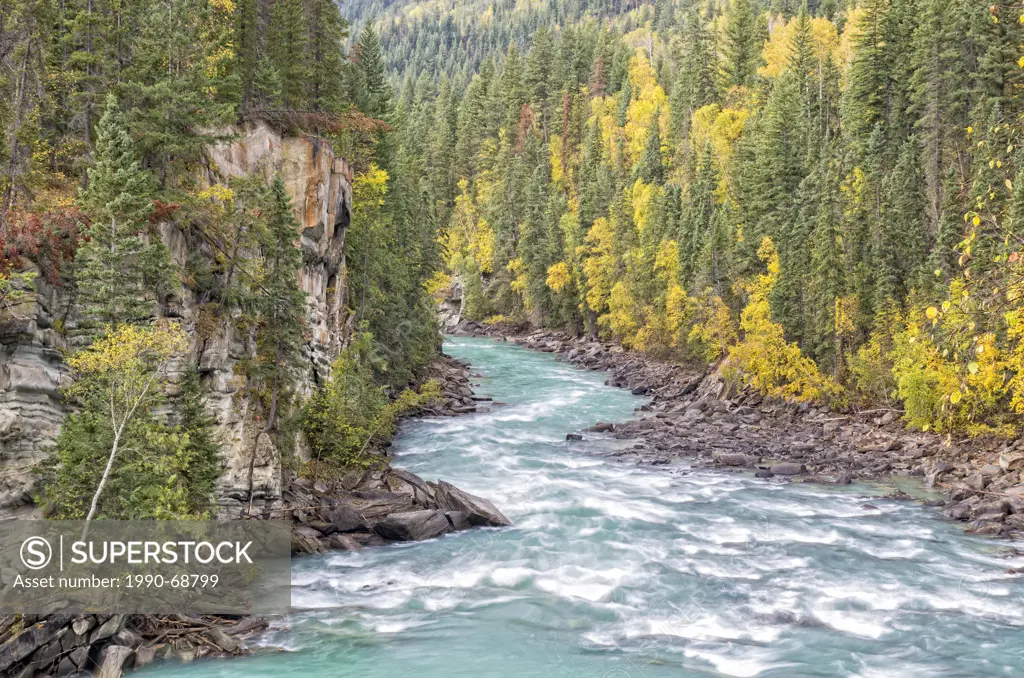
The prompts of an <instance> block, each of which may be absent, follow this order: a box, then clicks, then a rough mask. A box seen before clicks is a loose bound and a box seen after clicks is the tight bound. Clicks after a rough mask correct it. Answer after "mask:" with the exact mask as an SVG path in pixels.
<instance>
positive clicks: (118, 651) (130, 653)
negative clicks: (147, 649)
mask: <svg viewBox="0 0 1024 678" xmlns="http://www.w3.org/2000/svg"><path fill="white" fill-rule="evenodd" d="M134 655H135V650H133V649H132V648H130V647H125V646H123V645H108V646H107V647H105V648H104V649H103V652H102V653H101V654H100V668H99V670H98V671H96V674H95V678H121V676H123V675H124V670H125V668H127V667H129V666H131V660H132V658H133V657H134Z"/></svg>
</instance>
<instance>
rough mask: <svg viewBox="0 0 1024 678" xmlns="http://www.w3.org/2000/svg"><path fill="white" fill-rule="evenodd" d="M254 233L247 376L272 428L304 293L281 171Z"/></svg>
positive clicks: (302, 320) (287, 378)
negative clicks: (255, 270) (251, 348)
mask: <svg viewBox="0 0 1024 678" xmlns="http://www.w3.org/2000/svg"><path fill="white" fill-rule="evenodd" d="M263 202H264V206H263V212H262V217H261V220H260V224H259V226H260V230H259V231H258V233H257V241H258V243H259V250H260V260H261V266H260V268H259V275H258V277H257V278H256V279H254V280H252V281H251V285H252V289H251V294H252V299H253V302H252V307H253V313H254V319H255V330H256V332H255V339H256V346H255V359H254V360H253V361H252V366H251V369H249V371H248V376H249V378H250V382H251V384H252V386H253V388H254V389H255V391H256V392H257V393H260V394H261V395H262V396H263V399H264V405H265V407H266V420H265V421H266V425H265V430H266V431H268V432H269V431H276V430H277V426H278V418H279V416H280V413H281V410H282V409H283V407H282V405H283V404H284V401H286V396H287V391H288V388H289V386H290V385H291V384H292V382H293V377H294V374H295V371H296V369H297V367H298V364H299V360H300V358H301V347H302V343H303V338H302V337H303V328H304V327H305V324H306V312H305V311H306V295H305V294H304V293H303V291H302V289H300V288H299V281H298V274H299V269H300V268H301V267H302V251H301V250H300V249H299V248H298V247H296V246H295V239H296V235H297V233H298V224H297V223H296V221H295V216H294V215H293V213H292V204H291V199H290V198H289V197H288V193H287V191H286V190H285V186H284V181H282V180H281V177H280V175H278V176H275V177H274V179H273V181H272V182H271V183H270V186H269V188H268V189H267V191H266V197H265V198H264V200H263Z"/></svg>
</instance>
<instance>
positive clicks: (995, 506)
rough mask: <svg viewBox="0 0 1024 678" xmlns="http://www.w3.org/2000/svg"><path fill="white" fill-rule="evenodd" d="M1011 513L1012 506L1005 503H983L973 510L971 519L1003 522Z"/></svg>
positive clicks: (996, 501)
mask: <svg viewBox="0 0 1024 678" xmlns="http://www.w3.org/2000/svg"><path fill="white" fill-rule="evenodd" d="M1009 512H1010V505H1009V504H1008V503H1007V502H1005V501H1002V500H995V501H983V502H980V503H979V504H977V505H976V506H974V507H973V508H972V509H971V518H972V519H973V520H985V521H997V522H1002V520H1003V518H1004V517H1005V516H1006V514H1007V513H1009Z"/></svg>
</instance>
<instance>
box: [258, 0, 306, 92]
mask: <svg viewBox="0 0 1024 678" xmlns="http://www.w3.org/2000/svg"><path fill="white" fill-rule="evenodd" d="M267 32H268V36H267V57H268V60H269V66H271V67H272V68H273V74H274V75H273V76H271V75H270V74H269V73H267V72H265V71H264V72H262V73H260V74H259V77H260V79H261V80H265V79H267V78H268V77H269V78H273V79H275V80H276V81H277V83H279V84H280V90H279V91H280V94H279V100H280V106H281V107H282V108H286V109H292V110H304V109H306V108H308V107H309V84H310V81H311V80H312V78H313V68H312V63H311V58H310V56H311V55H310V52H309V49H308V48H309V23H308V21H307V18H306V10H305V7H304V5H303V0H274V4H273V6H272V8H271V10H270V27H269V29H268V31H267ZM259 89H260V90H263V91H267V90H268V89H272V87H269V88H268V86H267V85H266V84H263V83H261V86H260V87H259Z"/></svg>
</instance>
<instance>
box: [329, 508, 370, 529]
mask: <svg viewBox="0 0 1024 678" xmlns="http://www.w3.org/2000/svg"><path fill="white" fill-rule="evenodd" d="M331 526H332V527H334V529H335V531H337V532H358V531H360V530H365V529H367V527H368V526H367V524H366V520H365V519H364V518H363V516H362V514H360V513H359V511H356V510H355V509H354V508H352V507H351V506H347V505H345V504H339V505H338V506H337V507H335V509H334V510H333V511H331Z"/></svg>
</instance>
